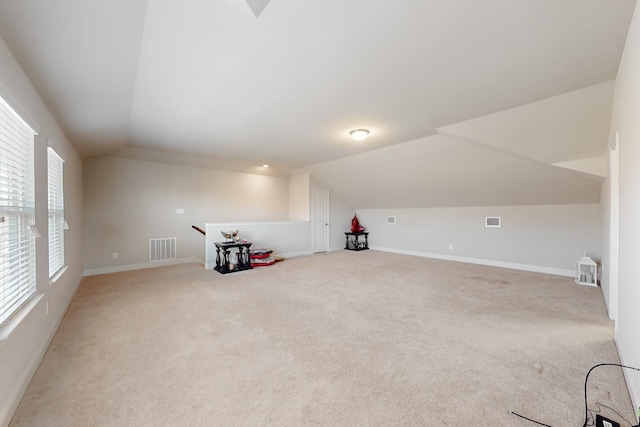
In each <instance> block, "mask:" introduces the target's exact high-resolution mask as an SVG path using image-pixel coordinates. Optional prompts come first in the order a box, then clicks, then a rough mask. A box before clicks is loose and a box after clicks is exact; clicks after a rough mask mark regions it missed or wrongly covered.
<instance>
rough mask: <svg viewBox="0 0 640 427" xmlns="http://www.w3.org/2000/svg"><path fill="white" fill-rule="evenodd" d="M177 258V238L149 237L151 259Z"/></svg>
mask: <svg viewBox="0 0 640 427" xmlns="http://www.w3.org/2000/svg"><path fill="white" fill-rule="evenodd" d="M167 259H176V238H175V237H167V238H162V239H149V261H150V262H153V261H164V260H167Z"/></svg>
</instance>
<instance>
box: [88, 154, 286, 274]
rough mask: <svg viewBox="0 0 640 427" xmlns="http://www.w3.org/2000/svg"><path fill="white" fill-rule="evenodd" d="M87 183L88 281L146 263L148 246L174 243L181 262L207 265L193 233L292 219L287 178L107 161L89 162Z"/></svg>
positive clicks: (199, 238)
mask: <svg viewBox="0 0 640 427" xmlns="http://www.w3.org/2000/svg"><path fill="white" fill-rule="evenodd" d="M84 183H85V198H84V208H85V218H86V223H85V238H84V251H85V264H84V266H85V269H86V270H87V273H88V274H92V272H102V271H105V270H104V269H105V268H107V269H112V270H109V271H116V270H117V269H118V268H123V269H124V268H125V267H126V266H131V265H136V266H140V265H141V264H144V263H148V261H149V239H151V238H163V237H176V238H177V257H178V258H182V259H193V258H195V259H198V260H200V262H204V252H205V239H204V236H202V235H201V234H200V233H198V232H196V231H195V230H193V229H192V228H191V226H192V225H196V226H198V227H200V228H204V224H205V223H207V222H246V221H286V220H287V219H288V218H289V199H288V193H289V180H288V179H287V178H280V177H271V176H263V175H252V174H244V173H237V172H226V171H219V170H213V169H203V168H195V167H189V166H179V165H169V164H163V163H154V162H146V161H139V160H132V159H122V158H116V157H109V156H104V157H97V158H92V159H89V160H87V161H85V168H84ZM176 209H184V214H181V215H178V214H176ZM114 252H117V253H118V259H113V258H112V253H114Z"/></svg>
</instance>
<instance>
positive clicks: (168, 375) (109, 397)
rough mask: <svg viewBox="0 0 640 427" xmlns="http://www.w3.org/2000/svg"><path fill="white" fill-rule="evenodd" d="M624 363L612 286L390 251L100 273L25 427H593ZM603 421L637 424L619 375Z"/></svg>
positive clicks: (45, 373)
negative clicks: (235, 267) (610, 305)
mask: <svg viewBox="0 0 640 427" xmlns="http://www.w3.org/2000/svg"><path fill="white" fill-rule="evenodd" d="M602 362H618V356H617V352H616V349H615V345H614V343H613V322H611V321H610V320H608V319H607V316H606V313H605V308H604V304H603V300H602V296H601V293H600V289H598V288H590V287H583V286H578V285H576V284H575V283H573V281H572V280H571V279H569V278H564V277H557V276H550V275H543V274H537V273H528V272H521V271H515V270H506V269H499V268H492V267H484V266H477V265H470V264H462V263H454V262H447V261H439V260H432V259H427V258H418V257H411V256H404V255H397V254H389V253H383V252H376V251H364V252H350V251H341V252H332V253H327V254H321V255H314V256H308V257H301V258H296V259H289V260H286V261H284V262H281V263H278V264H276V265H274V266H271V267H263V268H260V269H254V270H251V271H244V272H239V273H235V274H228V275H221V274H219V273H217V272H215V271H205V270H204V269H203V267H202V266H200V265H196V264H187V265H179V266H173V267H162V268H155V269H149V270H141V271H134V272H126V273H117V274H108V275H101V276H93V277H87V278H85V279H84V280H83V282H82V284H81V286H80V289H79V291H78V293H77V295H76V296H75V298H74V300H73V302H72V304H71V307H70V309H69V311H68V313H67V315H66V317H65V318H64V320H63V322H62V325H61V327H60V329H59V331H58V333H57V334H56V336H55V338H54V340H53V342H52V344H51V346H50V348H49V350H48V352H47V354H46V356H45V358H44V360H43V362H42V364H41V365H40V367H39V369H38V371H37V373H36V375H35V377H34V379H33V381H32V382H31V384H30V386H29V388H28V390H27V392H26V394H25V396H24V398H23V400H22V402H21V404H20V406H19V407H18V409H17V411H16V414H15V416H14V418H13V420H12V422H11V426H12V427H18V426H464V425H478V426H533V425H534V424H531V423H530V422H528V421H525V420H522V419H520V418H517V417H516V416H514V415H512V414H509V413H507V412H506V410H507V409H511V410H513V411H515V412H518V413H521V414H523V415H526V416H529V417H532V418H535V419H537V420H539V421H542V422H544V423H546V424H550V425H553V426H557V427H563V426H567V427H568V426H582V423H583V421H584V390H583V386H584V377H585V374H586V373H587V371H588V370H589V368H590V367H591V366H593V365H595V364H597V363H602ZM589 386H590V387H589V397H590V405H589V406H590V407H591V408H594V409H597V406H596V403H598V404H600V407H601V408H602V410H603V413H604V414H605V415H607V416H609V417H610V418H613V419H615V420H618V421H621V422H622V425H623V426H626V425H628V424H627V423H625V422H624V421H623V420H622V418H620V416H618V415H616V414H615V413H614V412H612V410H610V409H608V408H607V407H605V406H603V405H606V406H608V407H610V408H613V409H614V410H616V411H618V412H619V413H620V415H621V416H623V417H625V418H626V419H628V420H631V419H632V417H633V411H632V408H631V402H630V400H629V396H628V393H627V390H626V387H625V384H624V380H623V377H622V375H621V372H620V369H619V368H611V367H603V368H598V369H596V370H595V371H594V372H593V373H592V375H591V377H590V379H589Z"/></svg>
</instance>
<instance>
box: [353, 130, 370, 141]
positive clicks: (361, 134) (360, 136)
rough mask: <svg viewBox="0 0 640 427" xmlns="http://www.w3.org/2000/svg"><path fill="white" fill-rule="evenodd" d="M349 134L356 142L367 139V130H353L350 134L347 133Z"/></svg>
mask: <svg viewBox="0 0 640 427" xmlns="http://www.w3.org/2000/svg"><path fill="white" fill-rule="evenodd" d="M349 134H350V135H351V137H352V138H353V139H355V140H356V141H363V140H364V139H365V138H366V137H367V135H369V130H368V129H354V130H352V131H351V132H349Z"/></svg>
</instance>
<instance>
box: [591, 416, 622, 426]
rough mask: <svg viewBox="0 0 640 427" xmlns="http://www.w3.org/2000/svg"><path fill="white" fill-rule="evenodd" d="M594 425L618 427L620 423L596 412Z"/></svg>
mask: <svg viewBox="0 0 640 427" xmlns="http://www.w3.org/2000/svg"><path fill="white" fill-rule="evenodd" d="M596 427H620V424H619V423H617V422H615V421H612V420H610V419H609V418H605V417H603V416H602V415H600V414H596Z"/></svg>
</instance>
